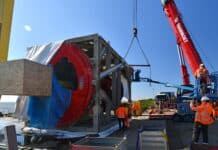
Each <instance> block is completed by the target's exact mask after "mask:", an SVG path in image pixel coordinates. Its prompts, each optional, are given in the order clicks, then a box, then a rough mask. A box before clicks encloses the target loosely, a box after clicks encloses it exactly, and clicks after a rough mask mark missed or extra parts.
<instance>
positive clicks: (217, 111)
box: [213, 101, 218, 118]
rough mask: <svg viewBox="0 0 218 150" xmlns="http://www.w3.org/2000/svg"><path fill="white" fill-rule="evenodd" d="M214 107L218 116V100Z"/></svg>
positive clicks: (217, 116)
mask: <svg viewBox="0 0 218 150" xmlns="http://www.w3.org/2000/svg"><path fill="white" fill-rule="evenodd" d="M213 108H214V110H215V117H216V118H218V101H216V102H214V103H213Z"/></svg>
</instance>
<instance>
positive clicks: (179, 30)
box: [161, 0, 202, 85]
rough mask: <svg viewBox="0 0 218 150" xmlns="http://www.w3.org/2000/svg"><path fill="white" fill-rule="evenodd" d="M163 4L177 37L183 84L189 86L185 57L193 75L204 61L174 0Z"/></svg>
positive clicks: (168, 0)
mask: <svg viewBox="0 0 218 150" xmlns="http://www.w3.org/2000/svg"><path fill="white" fill-rule="evenodd" d="M161 2H162V4H163V8H164V9H163V10H164V12H165V14H166V16H167V18H168V20H169V23H170V25H171V27H172V29H173V32H174V34H175V36H176V41H177V48H178V53H179V56H180V63H181V71H182V75H183V84H184V85H189V84H190V82H189V74H188V71H187V68H186V65H185V60H184V56H185V58H186V60H187V61H188V64H189V66H190V68H191V71H192V74H193V75H194V74H195V72H196V70H197V69H198V67H199V65H200V64H201V63H202V60H201V58H200V56H199V54H198V52H197V50H196V48H195V45H194V43H193V42H192V39H191V37H190V35H189V33H188V31H187V29H186V27H185V25H184V23H183V20H182V17H181V15H180V13H179V10H178V9H177V7H176V4H175V2H174V0H161Z"/></svg>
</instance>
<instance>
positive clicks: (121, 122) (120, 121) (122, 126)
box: [118, 118, 125, 130]
mask: <svg viewBox="0 0 218 150" xmlns="http://www.w3.org/2000/svg"><path fill="white" fill-rule="evenodd" d="M118 121H119V129H123V130H124V129H125V118H118Z"/></svg>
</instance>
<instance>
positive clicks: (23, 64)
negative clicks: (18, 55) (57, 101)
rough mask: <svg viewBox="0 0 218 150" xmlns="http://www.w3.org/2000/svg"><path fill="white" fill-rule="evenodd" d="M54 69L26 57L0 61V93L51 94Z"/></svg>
mask: <svg viewBox="0 0 218 150" xmlns="http://www.w3.org/2000/svg"><path fill="white" fill-rule="evenodd" d="M51 78H52V69H51V68H50V67H48V66H45V65H41V64H38V63H35V62H32V61H29V60H26V59H21V60H14V61H8V62H3V63H0V95H26V96H49V95H50V94H51Z"/></svg>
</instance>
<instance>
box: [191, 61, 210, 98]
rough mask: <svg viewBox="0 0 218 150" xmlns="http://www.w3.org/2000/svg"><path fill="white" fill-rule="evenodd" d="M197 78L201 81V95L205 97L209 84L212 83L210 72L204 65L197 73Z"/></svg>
mask: <svg viewBox="0 0 218 150" xmlns="http://www.w3.org/2000/svg"><path fill="white" fill-rule="evenodd" d="M195 77H196V78H197V79H199V80H200V85H201V92H202V93H201V94H202V95H205V93H207V84H208V83H209V82H210V81H209V73H208V70H207V69H206V68H205V66H204V64H200V65H199V68H198V69H197V70H196V72H195Z"/></svg>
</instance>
